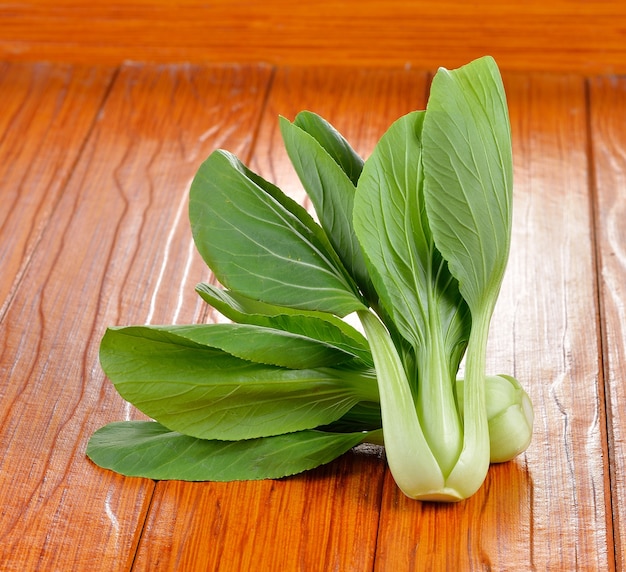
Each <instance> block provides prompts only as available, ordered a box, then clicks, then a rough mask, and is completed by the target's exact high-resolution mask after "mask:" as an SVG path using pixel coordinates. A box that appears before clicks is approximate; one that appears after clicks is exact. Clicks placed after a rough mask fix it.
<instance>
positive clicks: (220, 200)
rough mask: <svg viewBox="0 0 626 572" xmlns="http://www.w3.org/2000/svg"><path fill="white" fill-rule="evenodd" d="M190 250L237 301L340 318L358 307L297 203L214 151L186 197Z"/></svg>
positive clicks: (352, 291)
mask: <svg viewBox="0 0 626 572" xmlns="http://www.w3.org/2000/svg"><path fill="white" fill-rule="evenodd" d="M189 218H190V222H191V229H192V233H193V237H194V241H195V243H196V247H197V249H198V251H199V252H200V254H201V255H202V257H203V258H204V260H205V262H206V263H207V264H208V266H209V267H210V268H211V270H212V271H213V272H214V274H215V276H216V277H217V279H218V280H219V281H220V282H221V283H222V284H223V285H224V286H226V287H228V288H231V289H233V290H236V291H238V292H241V293H242V294H244V295H245V296H248V297H250V298H254V299H257V300H261V301H264V302H268V303H270V304H278V305H281V306H290V307H295V308H302V309H307V310H321V311H324V312H330V313H333V314H337V315H339V316H344V315H346V314H349V313H351V312H353V311H356V310H358V309H362V308H363V307H364V305H363V303H362V301H361V298H360V294H359V293H358V289H357V287H356V285H355V284H354V282H353V280H352V279H351V278H350V276H349V274H348V273H347V271H346V270H345V269H344V268H343V266H342V264H341V262H340V260H339V258H338V257H337V254H336V253H335V252H334V250H333V249H332V246H331V245H330V243H329V242H328V239H327V238H326V236H325V234H324V232H323V231H322V229H321V228H320V227H319V226H318V225H317V224H316V223H315V222H314V221H313V219H312V218H311V216H310V215H309V214H308V213H307V212H306V211H305V210H304V209H303V208H302V207H300V206H299V205H298V204H297V203H295V202H294V201H292V200H291V199H289V198H288V197H287V196H285V195H284V194H283V193H282V192H281V191H280V190H279V189H278V188H276V187H275V186H274V185H271V184H270V183H268V182H267V181H264V180H263V179H262V178H261V177H259V176H258V175H256V174H254V173H252V172H251V171H250V170H249V169H247V168H246V167H245V166H244V165H243V164H242V163H241V162H240V161H238V160H237V159H236V158H235V157H234V156H233V155H231V154H229V153H227V152H225V151H216V152H214V153H212V154H211V155H210V156H209V158H208V159H207V160H206V161H205V162H204V163H203V164H202V165H201V167H200V169H199V170H198V173H197V174H196V176H195V178H194V180H193V183H192V185H191V191H190V204H189Z"/></svg>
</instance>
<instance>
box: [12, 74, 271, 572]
mask: <svg viewBox="0 0 626 572" xmlns="http://www.w3.org/2000/svg"><path fill="white" fill-rule="evenodd" d="M269 77H270V71H269V70H268V69H267V68H263V67H252V68H250V67H219V68H215V69H212V68H207V67H194V66H187V65H184V66H160V67H159V66H157V67H154V66H147V67H146V66H132V65H131V66H125V67H124V68H123V69H122V70H121V72H120V74H119V76H118V77H117V79H116V82H115V84H114V86H113V88H112V91H111V92H110V94H109V97H108V99H107V101H106V104H105V105H104V107H103V109H102V112H101V113H100V115H99V116H98V121H97V124H96V125H95V127H94V130H93V132H92V135H91V136H90V138H89V140H88V143H87V145H86V146H85V148H84V151H83V153H82V155H81V159H80V161H79V163H78V164H77V165H76V167H75V169H74V170H73V172H72V177H71V179H70V180H69V182H68V184H67V186H66V187H65V188H64V189H63V193H62V196H61V198H60V200H59V204H58V207H57V208H56V209H55V212H54V216H53V218H52V219H51V220H50V222H49V224H48V226H47V228H46V229H45V232H44V233H43V235H42V238H41V241H40V244H39V246H38V248H36V249H35V250H34V252H33V255H32V260H31V263H30V265H29V267H28V269H27V272H26V273H25V275H24V277H23V280H22V284H21V286H20V288H19V290H18V292H17V293H16V294H15V296H14V297H13V299H12V300H11V304H10V306H9V307H8V310H7V313H6V316H5V319H4V321H3V322H2V324H1V329H0V337H1V347H2V348H3V350H2V358H1V359H2V362H1V363H2V365H1V368H0V371H1V372H2V373H1V378H0V394H1V395H2V399H1V400H0V412H1V417H0V419H1V424H0V443H2V447H3V455H2V460H1V464H0V506H2V507H3V508H2V513H1V515H2V516H1V520H0V535H1V536H2V544H1V546H0V562H2V568H3V570H20V571H22V570H87V569H89V570H106V571H110V570H122V569H128V568H129V567H130V564H131V563H132V560H133V558H134V553H135V549H136V546H137V544H138V541H139V536H140V534H141V530H142V527H143V523H144V519H145V517H146V514H147V512H148V507H149V504H150V501H151V497H152V494H153V490H154V483H153V482H152V481H149V480H144V479H126V478H123V477H120V476H117V475H115V474H113V473H112V472H109V471H104V470H102V469H99V468H98V467H96V466H94V465H93V464H92V463H91V462H90V461H88V459H87V458H86V457H85V446H86V443H87V440H88V438H89V436H90V435H91V433H92V432H93V431H94V430H95V429H97V428H98V427H99V426H101V425H103V424H104V423H106V422H108V421H113V420H121V419H126V418H135V417H137V416H138V414H137V413H136V412H134V410H133V409H132V408H130V407H128V406H127V405H126V404H125V403H124V402H123V400H122V399H121V398H120V397H119V396H118V395H117V394H116V392H115V391H114V389H113V387H112V385H111V384H110V383H109V382H108V381H106V380H105V379H104V376H103V374H102V373H101V371H100V369H99V366H98V359H97V350H98V344H99V340H100V337H101V335H102V334H103V332H104V328H105V327H106V326H107V325H110V324H117V323H129V322H139V323H143V322H146V321H147V322H154V321H163V322H172V321H177V320H192V319H197V318H198V315H199V314H200V313H201V312H202V311H203V308H204V306H203V305H202V304H199V303H198V301H197V296H196V295H195V293H194V291H193V285H194V284H195V282H196V281H198V280H201V279H203V278H206V275H207V270H206V269H205V268H204V265H203V264H202V263H201V261H200V260H199V257H198V256H197V255H196V254H195V252H194V251H193V248H192V245H191V242H192V241H191V236H190V231H189V225H188V221H187V220H186V216H185V203H186V195H187V187H188V184H189V182H190V179H191V177H192V176H193V174H194V172H195V170H196V169H197V167H198V165H199V162H200V161H201V160H202V159H204V157H205V156H206V155H207V154H208V153H209V151H210V150H211V149H213V148H214V147H215V146H217V145H219V144H224V145H228V146H231V147H233V148H234V149H236V150H238V151H240V152H245V149H246V148H247V147H248V146H249V145H250V144H251V141H252V137H251V135H250V133H251V131H252V132H253V131H254V128H255V125H256V124H257V123H258V121H259V116H260V109H261V107H262V102H263V100H264V97H265V92H266V88H267V84H268V80H269ZM58 95H61V93H59V94H58ZM68 136H69V135H68ZM59 144H60V145H62V141H59ZM46 151H47V150H46Z"/></svg>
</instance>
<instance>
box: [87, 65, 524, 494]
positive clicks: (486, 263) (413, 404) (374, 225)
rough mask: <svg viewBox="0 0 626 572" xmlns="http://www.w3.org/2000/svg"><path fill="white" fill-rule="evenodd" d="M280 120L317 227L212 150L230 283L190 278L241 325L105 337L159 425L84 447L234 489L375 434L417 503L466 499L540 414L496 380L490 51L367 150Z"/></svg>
mask: <svg viewBox="0 0 626 572" xmlns="http://www.w3.org/2000/svg"><path fill="white" fill-rule="evenodd" d="M280 129H281V133H282V136H283V140H284V144H285V146H286V149H287V152H288V155H289V158H290V160H291V162H292V163H293V166H294V168H295V170H296V172H297V174H298V176H299V178H300V180H301V182H302V185H303V187H304V189H305V190H306V192H307V194H308V196H309V197H310V200H311V203H312V204H313V206H314V208H315V211H316V215H317V220H319V223H318V222H316V220H315V219H313V217H312V216H311V215H310V214H309V213H308V212H307V211H306V210H305V209H304V208H303V207H301V206H300V205H299V204H297V203H296V202H294V201H293V200H291V199H290V198H288V197H287V196H286V195H285V194H284V193H283V192H282V191H281V190H280V189H278V188H277V187H276V186H274V185H273V184H272V183H270V182H268V181H265V180H264V179H262V178H261V177H260V176H259V175H257V174H256V173H254V172H252V171H250V170H249V169H248V168H247V167H246V166H245V165H243V164H242V163H241V162H240V161H239V160H238V159H237V158H236V157H235V156H233V155H232V154H230V153H228V152H227V151H223V150H218V151H215V152H214V153H212V154H211V155H210V156H209V157H208V159H207V160H206V161H205V162H204V163H203V164H202V165H201V167H200V169H199V170H198V173H197V175H196V177H195V179H194V181H193V183H192V186H191V190H190V204H189V217H190V222H191V228H192V232H193V237H194V241H195V244H196V247H197V249H198V251H199V252H200V254H201V255H202V257H203V259H204V260H205V262H206V263H207V265H208V266H209V267H210V269H211V270H212V272H213V273H214V275H215V277H216V279H217V280H218V281H219V283H220V284H221V286H220V287H216V286H213V285H211V284H199V285H198V286H197V288H196V289H197V292H198V294H199V295H200V296H201V297H202V298H203V299H204V300H205V301H206V302H207V303H208V304H210V305H211V306H212V307H214V308H215V309H216V310H217V311H218V312H220V313H221V314H223V315H224V316H225V317H226V318H228V320H229V321H230V323H225V324H194V325H170V326H130V327H111V328H109V329H108V330H107V332H106V334H105V335H104V337H103V339H102V343H101V347H100V360H101V364H102V367H103V369H104V371H105V373H106V374H107V376H108V377H109V378H110V380H111V381H112V382H113V384H114V385H115V387H116V389H117V391H118V392H119V393H120V395H121V396H122V397H123V398H124V399H126V400H127V401H129V402H130V403H132V404H133V405H134V406H136V407H137V408H138V409H140V410H141V411H143V412H144V413H145V414H146V415H148V416H149V417H150V418H152V419H154V421H146V422H140V421H135V422H120V423H111V424H109V425H106V426H105V427H103V428H101V429H100V430H98V431H97V432H96V433H95V434H94V435H93V436H92V438H91V440H90V442H89V445H88V448H87V455H88V456H89V457H90V458H91V459H92V460H93V461H94V462H95V463H97V464H98V465H100V466H102V467H105V468H108V469H112V470H114V471H117V472H119V473H122V474H125V475H131V476H142V477H149V478H153V479H182V480H216V481H229V480H245V479H265V478H277V477H283V476H287V475H292V474H295V473H299V472H302V471H305V470H307V469H311V468H313V467H316V466H318V465H321V464H323V463H327V462H329V461H331V460H333V459H335V458H336V457H338V456H339V455H341V454H343V453H344V452H346V451H347V450H349V449H350V448H352V447H354V446H355V445H358V444H360V443H364V442H370V443H377V444H384V446H385V451H386V457H387V460H388V463H389V467H390V470H391V472H392V474H393V477H394V479H395V481H396V482H397V484H398V486H399V487H400V488H401V489H402V491H403V492H404V493H405V494H406V495H408V496H409V497H412V498H416V499H422V500H444V501H456V500H460V499H464V498H467V497H469V496H470V495H472V494H473V493H474V492H476V490H478V488H479V487H480V486H481V484H482V483H483V481H484V479H485V476H486V473H487V470H488V467H489V463H490V462H502V461H507V460H510V459H512V458H514V457H515V456H516V455H518V454H519V453H521V452H522V451H524V450H525V449H526V447H527V446H528V444H529V443H530V440H531V435H532V422H533V413H532V405H531V403H530V400H529V398H528V395H527V394H526V392H525V391H524V390H523V388H522V387H521V385H520V384H519V383H518V382H517V381H516V380H515V379H514V378H512V377H510V376H507V375H496V376H494V375H487V373H486V371H485V361H486V343H487V335H488V331H489V324H490V320H491V316H492V313H493V310H494V307H495V304H496V300H497V297H498V293H499V290H500V285H501V282H502V278H503V276H504V272H505V268H506V263H507V259H508V254H509V245H510V235H511V208H512V157H511V137H510V127H509V119H508V110H507V105H506V98H505V93H504V88H503V86H502V81H501V78H500V74H499V71H498V68H497V66H496V64H495V62H494V61H493V59H491V58H489V57H485V58H481V59H479V60H476V61H474V62H471V63H470V64H468V65H466V66H464V67H462V68H459V69H457V70H453V71H448V70H445V69H441V70H439V72H438V73H437V74H436V75H435V77H434V79H433V82H432V86H431V92H430V97H429V101H428V104H427V108H426V110H425V111H415V112H412V113H409V114H408V115H406V116H404V117H401V118H400V119H398V120H397V121H396V122H395V123H393V124H392V125H391V127H390V128H389V130H388V131H387V132H386V133H385V134H384V135H383V137H382V138H381V139H380V141H379V143H378V144H377V146H376V148H375V150H374V151H373V153H372V155H371V156H370V157H369V158H368V159H367V160H366V161H363V159H361V158H360V157H359V156H358V155H357V153H355V151H354V150H353V149H352V148H351V146H350V145H349V143H348V142H347V141H346V140H345V139H344V138H343V137H342V136H341V135H340V134H339V133H338V132H337V130H335V129H334V128H333V127H332V126H331V125H330V124H329V123H328V122H326V121H325V120H324V119H322V118H321V117H319V116H318V115H316V114H314V113H312V112H308V111H304V112H302V113H300V114H299V115H297V117H296V118H295V120H294V121H293V122H290V121H288V120H287V119H285V118H280ZM349 314H353V315H356V316H358V318H359V320H360V322H361V325H362V328H361V330H358V329H356V328H354V327H353V326H351V325H349V323H348V322H347V321H345V320H344V319H343V318H345V317H346V316H347V315H349ZM362 332H363V333H362ZM463 360H464V368H463V369H464V376H463V379H457V378H458V376H459V367H460V365H461V362H462V361H463Z"/></svg>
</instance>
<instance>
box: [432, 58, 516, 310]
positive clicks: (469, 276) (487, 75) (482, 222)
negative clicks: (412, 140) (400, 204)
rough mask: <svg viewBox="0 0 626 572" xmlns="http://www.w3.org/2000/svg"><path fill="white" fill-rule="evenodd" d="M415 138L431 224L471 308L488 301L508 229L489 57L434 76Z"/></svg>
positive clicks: (503, 136) (505, 137)
mask: <svg viewBox="0 0 626 572" xmlns="http://www.w3.org/2000/svg"><path fill="white" fill-rule="evenodd" d="M423 139H424V155H423V161H424V170H425V183H424V194H425V198H426V207H427V211H428V218H429V221H430V226H431V230H432V233H433V235H434V237H435V243H436V244H437V248H438V249H439V250H440V251H441V252H442V254H443V256H444V257H445V259H446V260H447V261H448V263H449V265H450V271H451V272H452V274H453V275H454V276H456V278H457V279H458V281H459V286H460V291H461V293H462V294H463V297H464V298H465V299H466V300H467V302H468V304H469V306H470V308H472V313H473V314H474V313H475V311H476V310H478V308H479V307H480V306H482V305H484V304H487V305H489V304H492V303H495V298H496V297H497V295H498V293H499V288H500V283H501V281H502V277H503V275H504V271H505V268H506V264H507V259H508V253H509V245H510V235H511V207H512V190H513V160H512V152H511V132H510V125H509V116H508V110H507V103H506V96H505V93H504V87H503V85H502V80H501V78H500V74H499V72H498V68H497V66H496V64H495V62H494V61H493V59H492V58H490V57H485V58H481V59H479V60H476V61H474V62H471V63H470V64H468V65H466V66H463V67H461V68H459V69H457V70H454V71H447V70H444V69H441V70H440V71H439V72H438V73H437V74H436V76H435V78H434V79H433V82H432V87H431V92H430V99H429V101H428V106H427V112H426V119H425V120H424V128H423ZM485 297H487V298H488V299H489V300H487V301H486V300H485Z"/></svg>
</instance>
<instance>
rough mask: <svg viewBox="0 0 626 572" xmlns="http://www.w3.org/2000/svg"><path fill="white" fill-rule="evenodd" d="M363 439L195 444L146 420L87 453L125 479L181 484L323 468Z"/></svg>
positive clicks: (105, 433) (99, 436)
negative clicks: (144, 478) (133, 478)
mask: <svg viewBox="0 0 626 572" xmlns="http://www.w3.org/2000/svg"><path fill="white" fill-rule="evenodd" d="M366 437H367V434H365V433H362V432H357V433H328V432H325V431H299V432H297V433H289V434H287V435H278V436H276V437H262V438H259V439H245V440H239V441H210V440H207V439H195V438H194V437H189V436H187V435H182V434H181V433H176V432H174V431H170V430H168V429H167V428H165V427H163V425H160V424H159V423H154V422H151V421H122V422H117V423H110V424H109V425H106V426H105V427H102V428H101V429H99V430H98V431H96V433H94V435H93V437H92V438H91V440H90V442H89V445H88V448H87V454H88V455H89V456H90V458H91V459H92V460H93V461H94V462H95V463H97V464H98V465H100V466H101V467H104V468H107V469H112V470H114V471H117V472H118V473H123V474H124V475H127V476H131V477H147V478H150V479H159V480H168V479H176V480H183V481H241V480H255V479H272V478H279V477H284V476H288V475H294V474H296V473H300V472H302V471H306V470H307V469H312V468H314V467H317V466H318V465H320V464H324V463H328V462H329V461H332V460H333V459H335V458H337V457H338V456H340V455H342V454H343V453H345V452H346V451H348V450H349V449H351V448H352V447H354V446H355V445H358V444H359V443H361V442H363V440H364V439H365V438H366Z"/></svg>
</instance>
